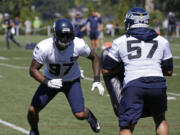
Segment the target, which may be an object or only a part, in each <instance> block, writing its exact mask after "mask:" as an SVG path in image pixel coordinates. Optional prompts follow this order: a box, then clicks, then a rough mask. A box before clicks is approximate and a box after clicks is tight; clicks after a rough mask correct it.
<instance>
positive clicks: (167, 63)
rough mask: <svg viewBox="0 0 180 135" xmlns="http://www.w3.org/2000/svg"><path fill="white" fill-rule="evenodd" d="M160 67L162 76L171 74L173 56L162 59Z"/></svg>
mask: <svg viewBox="0 0 180 135" xmlns="http://www.w3.org/2000/svg"><path fill="white" fill-rule="evenodd" d="M161 68H162V72H163V75H164V76H172V74H173V58H169V59H167V60H163V61H162V63H161Z"/></svg>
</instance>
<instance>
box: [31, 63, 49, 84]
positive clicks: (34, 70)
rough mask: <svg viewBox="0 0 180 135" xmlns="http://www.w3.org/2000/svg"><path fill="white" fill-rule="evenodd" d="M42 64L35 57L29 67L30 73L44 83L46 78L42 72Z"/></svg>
mask: <svg viewBox="0 0 180 135" xmlns="http://www.w3.org/2000/svg"><path fill="white" fill-rule="evenodd" d="M42 66H43V65H42V64H40V63H39V62H37V61H36V60H35V59H33V60H32V62H31V66H30V68H29V74H30V75H31V76H32V77H33V78H34V79H35V80H37V81H39V82H40V83H43V82H44V81H45V80H46V78H45V77H44V75H42V73H41V72H40V69H41V67H42Z"/></svg>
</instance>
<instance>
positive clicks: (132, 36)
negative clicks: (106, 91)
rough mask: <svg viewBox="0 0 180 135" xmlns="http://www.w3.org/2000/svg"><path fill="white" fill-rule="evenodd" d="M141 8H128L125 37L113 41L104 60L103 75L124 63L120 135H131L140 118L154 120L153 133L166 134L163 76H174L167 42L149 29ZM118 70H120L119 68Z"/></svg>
mask: <svg viewBox="0 0 180 135" xmlns="http://www.w3.org/2000/svg"><path fill="white" fill-rule="evenodd" d="M149 23H150V18H149V14H148V13H147V12H146V10H144V9H143V8H140V7H136V8H132V9H130V10H129V11H128V12H127V14H126V17H125V29H126V34H125V35H122V36H121V37H119V38H117V39H115V40H114V41H113V43H112V46H111V48H109V51H108V56H107V58H106V60H105V61H104V63H103V64H104V65H103V70H102V71H103V74H104V76H107V75H111V74H113V73H114V72H115V71H116V70H114V68H115V67H117V66H118V64H119V63H120V62H123V64H124V81H123V95H122V98H121V100H120V104H119V106H120V107H119V115H118V117H119V118H118V119H119V126H120V135H131V134H132V133H133V129H134V127H135V125H136V123H137V122H138V120H139V118H141V117H148V116H151V117H153V120H154V122H155V128H156V134H158V135H168V125H167V122H166V120H165V111H166V110H167V95H166V89H167V87H166V80H165V77H164V76H165V75H167V76H171V75H172V73H173V59H172V53H171V50H170V45H169V42H168V41H167V40H166V39H165V38H163V37H162V36H160V35H158V34H157V33H156V32H155V31H154V30H152V29H150V28H149ZM120 70H121V69H120Z"/></svg>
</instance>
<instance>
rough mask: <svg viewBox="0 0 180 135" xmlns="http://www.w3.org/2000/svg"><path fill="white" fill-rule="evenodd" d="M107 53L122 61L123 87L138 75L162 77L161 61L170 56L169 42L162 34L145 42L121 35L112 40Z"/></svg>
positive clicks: (138, 76)
mask: <svg viewBox="0 0 180 135" xmlns="http://www.w3.org/2000/svg"><path fill="white" fill-rule="evenodd" d="M108 55H109V56H110V57H111V58H112V59H114V60H115V61H117V62H120V61H123V63H124V68H125V73H124V74H125V78H124V87H125V85H126V84H127V83H128V82H130V81H132V80H135V79H137V78H140V77H149V76H159V77H163V73H162V69H161V62H162V61H163V60H166V59H169V58H172V53H171V50H170V46H169V42H168V41H167V40H166V39H165V38H163V37H162V36H157V37H156V38H154V39H153V40H151V41H147V42H146V41H142V40H138V39H137V38H135V37H132V36H129V37H127V36H126V35H123V36H121V37H119V38H117V39H115V40H114V41H113V44H112V47H111V48H110V49H109V54H108Z"/></svg>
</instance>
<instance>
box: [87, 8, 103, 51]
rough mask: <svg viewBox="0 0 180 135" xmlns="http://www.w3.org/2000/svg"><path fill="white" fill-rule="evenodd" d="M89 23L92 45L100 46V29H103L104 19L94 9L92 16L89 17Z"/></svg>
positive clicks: (94, 47)
mask: <svg viewBox="0 0 180 135" xmlns="http://www.w3.org/2000/svg"><path fill="white" fill-rule="evenodd" d="M88 23H89V25H90V35H89V37H90V40H91V45H92V48H93V49H97V48H98V37H99V34H100V31H102V29H103V23H102V19H101V18H99V17H98V16H97V14H96V12H95V11H94V10H93V11H92V12H91V16H90V17H89V18H88V19H87V21H86V23H85V24H86V25H87V24H88Z"/></svg>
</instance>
